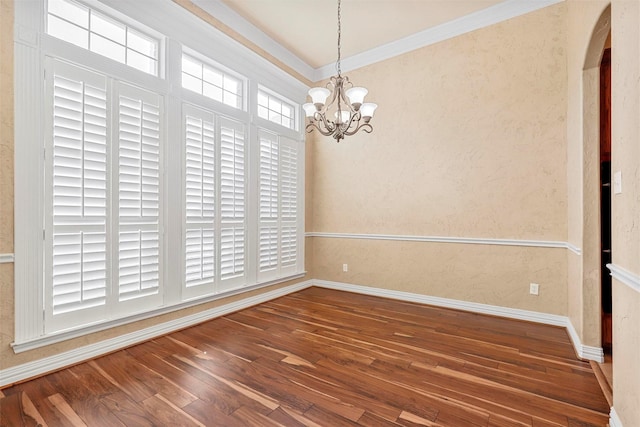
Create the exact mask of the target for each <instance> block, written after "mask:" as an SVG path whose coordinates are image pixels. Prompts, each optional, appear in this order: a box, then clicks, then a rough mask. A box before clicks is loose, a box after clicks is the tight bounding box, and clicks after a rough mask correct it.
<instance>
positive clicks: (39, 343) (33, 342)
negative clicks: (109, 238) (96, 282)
mask: <svg viewBox="0 0 640 427" xmlns="http://www.w3.org/2000/svg"><path fill="white" fill-rule="evenodd" d="M306 274H307V273H306V271H303V272H301V273H297V274H292V275H290V276H285V277H281V278H278V279H274V280H270V281H267V282H261V283H256V284H254V285H248V286H243V287H241V288H237V289H233V290H230V291H227V292H223V293H219V294H214V295H208V296H205V297H202V298H197V299H191V300H188V301H184V302H180V303H178V304H173V305H169V306H164V307H159V308H156V309H153V310H150V311H146V312H142V313H136V314H134V315H131V316H126V317H123V318H119V319H113V320H108V321H105V322H100V323H97V324H92V325H85V326H81V327H79V328H75V329H71V330H65V331H60V332H55V333H52V334H49V335H44V336H41V337H38V338H34V339H30V340H25V341H22V342H14V343H11V347H12V348H13V352H14V353H16V354H18V353H23V352H25V351H29V350H33V349H36V348H40V347H45V346H48V345H51V344H56V343H59V342H62V341H66V340H69V339H72V338H78V337H81V336H84V335H89V334H92V333H94V332H100V331H104V330H107V329H111V328H114V327H117V326H122V325H126V324H129V323H133V322H137V321H140V320H144V319H149V318H152V317H156V316H160V315H163V314H167V313H172V312H174V311H179V310H183V309H185V308H189V307H193V306H196V305H200V304H206V303H208V302H211V301H216V300H219V299H223V298H227V297H230V296H233V295H238V294H243V293H246V292H250V291H253V290H256V289H261V288H265V287H267V286H271V285H277V284H279V283H284V282H287V281H290V280H295V279H300V278H303V277H304V276H305V275H306Z"/></svg>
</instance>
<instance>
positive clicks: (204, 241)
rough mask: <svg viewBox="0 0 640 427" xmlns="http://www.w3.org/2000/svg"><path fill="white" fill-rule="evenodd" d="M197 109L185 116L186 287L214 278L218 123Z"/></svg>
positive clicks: (207, 282)
mask: <svg viewBox="0 0 640 427" xmlns="http://www.w3.org/2000/svg"><path fill="white" fill-rule="evenodd" d="M197 113H199V115H201V116H211V115H210V114H207V113H204V112H197ZM197 113H196V112H194V113H193V114H191V113H187V114H185V117H184V126H185V127H184V132H185V162H186V165H185V210H186V230H185V286H186V287H187V288H191V287H195V286H199V285H203V284H212V283H213V281H214V279H215V233H214V231H215V230H214V220H215V207H216V203H215V196H216V191H215V184H216V179H215V171H216V168H215V127H214V123H213V120H212V118H210V119H206V118H204V117H196V114H197ZM211 289H212V288H210V290H211ZM203 292H204V291H203Z"/></svg>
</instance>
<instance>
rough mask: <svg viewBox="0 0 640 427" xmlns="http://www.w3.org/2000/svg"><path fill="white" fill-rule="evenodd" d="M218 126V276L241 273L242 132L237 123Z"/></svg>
mask: <svg viewBox="0 0 640 427" xmlns="http://www.w3.org/2000/svg"><path fill="white" fill-rule="evenodd" d="M220 121H221V126H220V205H221V206H220V207H221V230H220V279H221V280H223V281H224V280H227V279H231V278H237V277H243V276H244V274H245V240H246V239H245V197H246V192H245V180H246V175H245V146H244V143H245V135H244V127H243V125H242V124H241V123H238V122H234V121H231V120H227V119H221V120H220Z"/></svg>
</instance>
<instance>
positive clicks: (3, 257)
mask: <svg viewBox="0 0 640 427" xmlns="http://www.w3.org/2000/svg"><path fill="white" fill-rule="evenodd" d="M14 260H15V257H14V255H13V254H0V264H8V263H12V262H13V261H14Z"/></svg>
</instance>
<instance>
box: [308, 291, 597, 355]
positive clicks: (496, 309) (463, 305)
mask: <svg viewBox="0 0 640 427" xmlns="http://www.w3.org/2000/svg"><path fill="white" fill-rule="evenodd" d="M312 282H313V285H314V286H319V287H322V288H328V289H335V290H340V291H347V292H355V293H359V294H365V295H372V296H379V297H383V298H393V299H397V300H401V301H410V302H417V303H420V304H428V305H434V306H436V307H444V308H452V309H456V310H464V311H469V312H472V313H481V314H489V315H492V316H500V317H506V318H509V319H518V320H526V321H529V322H535V323H542V324H546V325H553V326H563V327H565V328H567V332H568V334H569V338H571V342H572V344H573V346H574V349H575V351H576V354H577V355H578V357H580V358H581V359H587V360H594V361H596V362H603V361H604V352H603V350H602V348H598V347H590V346H585V345H582V343H581V341H580V337H578V334H577V333H576V330H575V328H574V327H573V324H572V323H571V320H570V319H569V318H568V317H566V316H559V315H556V314H548V313H540V312H537V311H529V310H522V309H518V308H509V307H500V306H496V305H489V304H481V303H477V302H469V301H460V300H455V299H449V298H441V297H433V296H428V295H422V294H414V293H410V292H402V291H393V290H389V289H382V288H373V287H369V286H361V285H353V284H350V283H341V282H330V281H326V280H312Z"/></svg>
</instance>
